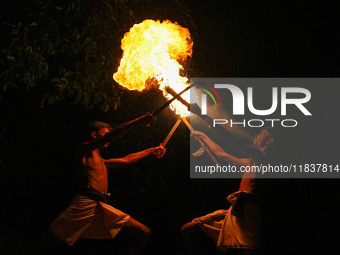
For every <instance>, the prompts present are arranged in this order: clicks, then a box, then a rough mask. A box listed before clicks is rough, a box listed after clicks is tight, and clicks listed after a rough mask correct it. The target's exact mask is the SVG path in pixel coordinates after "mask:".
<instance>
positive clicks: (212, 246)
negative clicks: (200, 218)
mask: <svg viewBox="0 0 340 255" xmlns="http://www.w3.org/2000/svg"><path fill="white" fill-rule="evenodd" d="M181 238H182V241H183V244H184V246H185V248H186V250H187V252H188V254H190V255H203V254H220V252H219V251H218V250H217V249H216V243H214V242H213V240H212V239H210V237H209V236H208V235H207V234H206V233H204V232H203V231H202V229H200V227H199V226H197V225H196V224H194V223H193V222H189V223H187V224H185V225H184V226H183V227H182V228H181Z"/></svg>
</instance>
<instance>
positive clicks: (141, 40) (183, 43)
mask: <svg viewBox="0 0 340 255" xmlns="http://www.w3.org/2000/svg"><path fill="white" fill-rule="evenodd" d="M192 45H193V42H192V40H191V37H190V33H189V30H188V29H187V28H184V27H181V26H180V25H178V24H177V23H172V22H171V21H169V20H166V21H163V22H160V21H154V20H144V21H143V22H142V23H140V24H136V25H134V26H133V27H132V28H131V29H130V31H129V32H127V33H126V34H125V35H124V38H123V39H122V45H121V47H122V50H123V58H122V59H121V62H120V66H119V68H118V71H117V72H116V73H115V74H114V75H113V78H114V80H115V81H116V82H118V83H119V84H120V85H122V86H124V87H126V88H128V89H130V90H138V91H142V90H144V89H145V88H147V87H149V86H150V84H152V80H153V79H156V81H157V85H158V86H159V89H160V90H162V91H163V94H164V96H166V97H167V98H169V99H170V98H172V96H171V95H168V93H167V92H166V90H165V88H166V87H167V86H170V87H171V88H172V89H173V90H175V91H176V92H177V93H179V92H180V91H182V90H183V89H184V88H185V87H187V86H189V80H188V79H187V78H186V77H183V76H181V75H180V71H181V70H183V66H182V65H183V64H185V63H186V62H187V61H188V58H190V57H191V56H192ZM182 97H183V98H184V99H185V100H187V101H190V96H189V93H184V94H183V95H182ZM170 107H171V109H173V110H175V112H176V113H177V114H180V115H181V116H188V115H189V112H188V110H187V108H186V107H185V106H184V105H182V104H181V103H180V102H178V101H177V100H175V101H174V102H173V103H172V104H171V105H170Z"/></svg>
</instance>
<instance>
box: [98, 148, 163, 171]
mask: <svg viewBox="0 0 340 255" xmlns="http://www.w3.org/2000/svg"><path fill="white" fill-rule="evenodd" d="M164 154H165V148H164V147H163V146H158V147H154V148H149V149H146V150H144V151H140V152H136V153H131V154H129V155H127V156H125V157H123V158H112V159H107V160H104V163H105V165H106V167H107V168H115V167H121V166H128V165H132V164H134V163H137V162H138V161H140V160H142V159H143V158H146V157H149V156H155V157H158V158H160V157H162V156H163V155H164Z"/></svg>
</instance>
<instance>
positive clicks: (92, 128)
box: [88, 121, 112, 133]
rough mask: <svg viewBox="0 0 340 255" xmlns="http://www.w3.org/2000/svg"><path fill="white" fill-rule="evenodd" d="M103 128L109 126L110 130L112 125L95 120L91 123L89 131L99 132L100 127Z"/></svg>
mask: <svg viewBox="0 0 340 255" xmlns="http://www.w3.org/2000/svg"><path fill="white" fill-rule="evenodd" d="M103 128H108V129H109V130H111V129H112V128H111V125H110V124H108V123H105V122H101V121H93V122H91V123H90V124H89V126H88V131H89V133H91V132H92V131H95V132H98V131H99V130H100V129H103Z"/></svg>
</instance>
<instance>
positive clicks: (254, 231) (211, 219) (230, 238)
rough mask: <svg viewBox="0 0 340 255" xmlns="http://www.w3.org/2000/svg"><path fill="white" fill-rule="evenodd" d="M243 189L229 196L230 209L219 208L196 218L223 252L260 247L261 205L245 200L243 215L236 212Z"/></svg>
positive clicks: (195, 220)
mask: <svg viewBox="0 0 340 255" xmlns="http://www.w3.org/2000/svg"><path fill="white" fill-rule="evenodd" d="M241 194H242V191H237V192H235V193H232V194H230V195H229V196H228V198H227V199H228V201H229V202H230V203H231V206H230V207H229V209H228V210H217V211H215V212H213V213H210V214H207V215H205V216H202V217H199V218H195V219H194V220H193V222H194V223H196V224H198V225H199V226H200V227H201V228H202V229H203V230H204V231H205V232H206V233H207V234H208V235H209V236H210V237H211V238H212V239H213V240H214V241H215V242H216V244H217V248H218V249H219V250H221V251H222V252H227V251H228V249H231V248H236V249H260V248H261V243H260V222H261V215H260V210H259V206H258V205H257V204H255V203H252V202H248V201H245V202H244V204H243V216H242V217H239V216H236V215H235V214H234V208H235V205H236V203H237V200H238V198H239V197H240V195H241Z"/></svg>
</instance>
